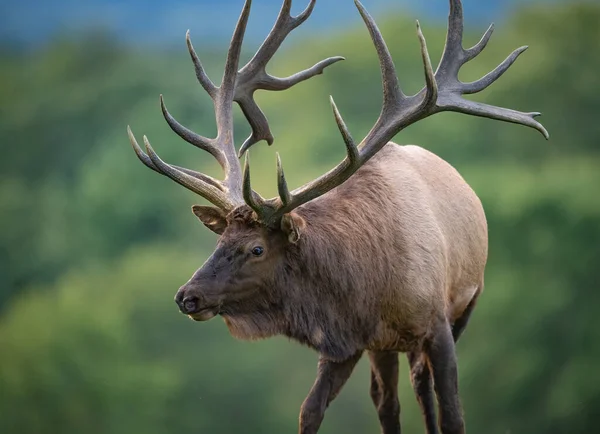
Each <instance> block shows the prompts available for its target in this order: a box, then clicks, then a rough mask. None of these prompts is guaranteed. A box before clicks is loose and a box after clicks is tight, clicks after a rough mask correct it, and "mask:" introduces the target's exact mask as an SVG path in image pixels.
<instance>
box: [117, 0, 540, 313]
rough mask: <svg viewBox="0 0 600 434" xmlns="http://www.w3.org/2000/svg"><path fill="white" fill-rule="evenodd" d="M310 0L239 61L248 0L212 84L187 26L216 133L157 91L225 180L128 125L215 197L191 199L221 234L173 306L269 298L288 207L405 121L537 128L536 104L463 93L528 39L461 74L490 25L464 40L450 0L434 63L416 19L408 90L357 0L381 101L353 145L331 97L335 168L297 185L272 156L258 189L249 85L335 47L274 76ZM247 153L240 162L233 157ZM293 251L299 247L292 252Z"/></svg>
mask: <svg viewBox="0 0 600 434" xmlns="http://www.w3.org/2000/svg"><path fill="white" fill-rule="evenodd" d="M315 2H316V0H310V3H309V5H308V7H307V8H306V10H305V11H304V12H302V13H301V14H299V15H298V16H292V15H290V10H291V3H292V2H291V0H284V2H283V7H282V9H281V12H280V14H279V16H278V18H277V21H276V23H275V25H274V27H273V29H272V30H271V32H270V33H269V35H268V36H267V38H266V40H265V42H264V43H263V44H262V46H261V47H260V48H259V50H258V51H257V53H256V54H255V55H254V57H253V58H252V59H251V60H250V61H249V62H248V63H247V64H246V65H245V66H244V67H242V68H241V69H239V70H238V66H239V58H240V51H241V46H242V40H243V36H244V32H245V29H246V24H247V21H248V16H249V13H250V5H251V1H250V0H246V2H245V5H244V8H243V11H242V14H241V16H240V18H239V21H238V23H237V26H236V29H235V32H234V35H233V38H232V41H231V45H230V48H229V52H228V56H227V61H226V65H225V73H224V75H223V80H222V83H221V85H220V86H219V87H217V86H215V85H214V84H213V82H212V81H211V80H210V78H209V77H208V76H207V75H206V73H205V71H204V68H203V66H202V64H201V63H200V60H199V58H198V56H197V55H196V52H195V51H194V48H193V46H192V43H191V41H190V37H189V33H188V34H187V38H186V39H187V45H188V49H189V52H190V55H191V58H192V61H193V63H194V66H195V70H196V76H197V78H198V81H199V82H200V84H201V85H202V87H203V88H204V89H205V90H206V92H207V93H208V94H209V96H210V97H211V98H212V100H213V102H214V107H215V113H216V120H217V130H218V133H217V137H216V138H206V137H203V136H200V135H198V134H196V133H194V132H192V131H190V130H189V129H187V128H186V127H184V126H183V125H181V124H180V123H178V122H177V121H176V120H175V119H174V118H173V117H172V116H171V114H170V113H169V112H168V111H167V108H166V106H165V103H164V100H163V98H162V96H161V99H160V102H161V108H162V112H163V115H164V117H165V119H166V121H167V123H168V124H169V126H170V127H171V129H172V130H173V131H174V132H175V133H177V134H178V135H179V136H180V137H182V138H183V139H184V140H186V141H187V142H189V143H191V144H192V145H194V146H197V147H198V148H200V149H203V150H205V151H207V152H209V153H210V154H211V155H212V156H213V157H215V159H216V160H217V161H218V163H219V164H220V165H221V167H222V168H223V170H224V171H225V173H226V176H225V179H224V180H223V181H220V180H217V179H214V178H212V177H210V176H208V175H205V174H202V173H198V172H195V171H193V170H189V169H185V168H181V167H178V166H174V165H170V164H167V163H165V162H164V161H162V160H161V159H160V158H159V157H158V155H157V154H156V153H155V152H154V150H153V149H152V147H151V145H150V143H149V141H148V139H147V138H146V137H145V136H144V144H145V148H146V152H144V151H143V150H142V149H141V148H140V146H139V145H138V143H137V141H136V139H135V137H134V136H133V134H132V132H131V130H130V129H128V133H129V139H130V141H131V144H132V146H133V148H134V150H135V152H136V154H137V156H138V157H139V159H140V160H141V161H142V162H143V163H144V164H145V165H146V166H148V167H149V168H150V169H152V170H154V171H156V172H158V173H160V174H162V175H165V176H167V177H169V178H171V179H172V180H174V181H176V182H177V183H179V184H181V185H183V186H184V187H186V188H188V189H190V190H192V191H194V192H196V193H197V194H199V195H200V196H202V197H203V198H205V199H206V200H208V201H209V202H211V203H212V204H213V205H214V207H207V206H194V207H193V212H194V214H196V215H197V216H198V218H199V219H200V220H201V221H202V223H204V225H205V226H206V227H208V228H209V229H210V230H212V231H213V232H215V233H217V234H219V235H220V239H219V241H218V245H217V248H216V250H215V251H214V253H213V254H212V256H211V257H210V258H209V259H208V260H207V261H206V263H205V264H204V265H203V266H202V268H200V269H199V270H198V271H197V272H196V273H195V274H194V275H193V277H192V278H191V279H190V280H189V281H188V282H187V283H186V284H185V285H184V286H182V287H181V288H180V290H179V291H178V293H177V296H176V302H177V304H178V305H179V308H180V309H181V311H182V312H183V313H185V314H187V315H190V316H191V317H192V318H194V319H196V320H207V319H210V318H212V317H214V316H215V315H217V314H219V313H223V314H228V313H229V314H231V315H233V314H236V313H244V312H249V311H251V310H252V309H253V308H256V307H257V306H258V305H261V304H262V306H265V304H268V305H272V306H273V305H276V304H277V303H279V302H280V301H281V294H282V291H283V288H279V287H278V285H281V283H279V284H276V281H279V282H281V281H282V280H281V279H279V280H278V279H277V273H285V272H286V271H285V269H286V268H285V267H282V266H281V265H282V264H283V263H284V261H286V260H289V257H290V255H288V254H287V253H288V252H290V251H291V250H293V249H300V248H302V239H303V232H304V231H305V228H306V227H307V226H310V221H308V222H307V221H305V220H304V219H303V218H302V217H301V216H300V214H299V213H295V212H294V210H295V209H296V208H298V207H300V206H301V205H303V204H305V203H307V202H309V201H311V200H313V199H315V198H317V197H319V196H322V195H324V194H325V193H327V192H328V191H330V190H332V189H334V188H335V187H337V186H339V185H340V184H342V183H343V182H344V181H346V180H347V179H348V178H349V177H350V176H351V175H352V174H354V173H355V172H356V171H357V170H358V169H359V168H360V167H361V165H363V164H364V163H365V162H367V161H368V160H369V159H370V158H371V157H373V156H374V155H375V154H376V153H377V152H378V151H379V150H380V149H381V148H382V147H383V146H385V145H386V144H387V143H388V142H389V141H390V140H391V139H392V138H393V136H394V135H396V134H397V133H398V132H399V131H401V130H403V129H404V128H405V127H407V126H409V125H411V124H412V123H415V122H417V121H419V120H421V119H423V118H425V117H428V116H431V115H432V114H435V113H438V112H442V111H454V112H460V113H466V114H470V115H475V116H481V117H487V118H491V119H497V120H502V121H506V122H513V123H518V124H522V125H526V126H529V127H532V128H535V129H537V130H538V131H540V132H541V133H542V134H543V135H544V136H545V137H546V138H548V133H547V131H546V130H545V128H544V127H543V126H542V125H541V124H540V123H539V122H537V121H536V120H535V117H536V116H538V115H539V113H522V112H518V111H514V110H510V109H506V108H500V107H495V106H491V105H487V104H482V103H477V102H473V101H470V100H466V99H464V98H462V96H463V95H465V94H472V93H477V92H480V91H482V90H484V89H486V88H487V87H488V86H490V85H491V84H492V83H493V82H494V81H496V80H497V79H498V78H499V77H500V76H501V75H502V74H504V72H506V71H507V70H508V68H509V67H510V66H511V65H512V64H513V62H514V61H515V60H516V59H517V57H518V56H519V55H520V54H521V53H522V52H523V51H525V49H526V48H527V47H521V48H519V49H517V50H515V51H514V52H513V53H512V54H511V55H510V56H509V57H508V58H507V59H506V60H504V61H503V62H502V63H501V64H500V65H499V66H498V67H497V68H496V69H495V70H494V71H492V72H490V73H489V74H487V75H486V76H485V77H483V78H481V79H480V80H477V81H474V82H471V83H463V82H461V81H460V80H459V79H458V73H459V69H460V68H461V67H462V66H463V65H464V64H465V63H467V62H469V61H471V60H473V59H474V58H475V57H476V56H477V55H479V54H480V53H481V51H482V50H483V49H484V48H485V46H486V45H487V43H488V41H489V39H490V37H491V34H492V31H493V27H492V26H490V28H489V29H488V30H487V32H486V33H485V35H484V36H483V38H482V39H481V41H480V42H479V43H477V44H476V45H475V46H474V47H472V48H470V49H464V48H463V46H462V34H463V13H462V5H461V2H460V0H450V16H449V27H448V33H447V38H446V45H445V49H444V53H443V55H442V59H441V61H440V64H439V66H438V68H437V71H435V72H434V70H433V68H432V64H431V60H430V57H429V54H428V50H427V45H426V42H425V38H424V36H423V33H422V31H421V28H420V26H419V23H418V22H417V35H418V38H419V42H420V46H421V54H422V59H423V65H424V71H425V81H426V85H425V87H424V88H423V89H422V90H421V91H419V92H418V93H417V94H415V95H413V96H407V95H405V94H404V93H403V92H402V90H401V88H400V84H399V82H398V77H397V74H396V70H395V66H394V63H393V60H392V58H391V56H390V53H389V51H388V48H387V46H386V44H385V41H384V40H383V37H382V35H381V33H380V31H379V29H378V28H377V25H376V24H375V22H374V21H373V19H372V18H371V16H370V15H369V14H368V13H367V11H366V10H365V9H364V7H363V6H362V5H361V3H360V2H359V1H358V0H356V1H355V3H356V6H357V8H358V10H359V12H360V14H361V16H362V18H363V20H364V22H365V24H366V26H367V28H368V31H369V33H370V36H371V39H372V40H373V43H374V45H375V48H376V50H377V54H378V56H379V63H380V67H381V73H382V82H383V108H382V111H381V114H380V117H379V119H378V120H377V122H376V123H375V125H374V126H373V128H372V129H371V131H370V132H369V133H368V134H367V136H366V137H365V138H364V139H363V140H362V141H361V142H360V143H359V144H358V145H357V144H356V143H355V142H354V140H353V138H352V136H351V135H350V132H349V131H348V128H347V127H346V125H345V123H344V121H343V119H342V117H341V115H340V113H339V111H338V109H337V107H336V106H335V103H334V102H333V99H331V104H332V108H333V113H334V117H335V120H336V123H337V125H338V128H339V130H340V132H341V134H342V137H343V139H344V142H345V144H346V149H347V156H346V158H345V159H344V160H343V161H342V162H341V163H339V164H338V165H337V166H336V167H335V168H333V169H332V170H330V171H329V172H327V173H325V174H324V175H322V176H321V177H319V178H318V179H316V180H314V181H312V182H310V183H308V184H306V185H305V186H302V187H300V188H298V189H296V190H293V191H290V190H289V189H288V186H287V183H286V180H285V175H284V172H283V168H282V165H281V160H280V158H279V156H277V178H278V192H279V195H278V197H275V198H272V199H268V200H266V199H264V198H262V197H261V196H260V195H259V194H258V193H256V192H255V191H254V190H253V189H252V187H251V184H250V165H249V156H248V152H247V151H248V150H249V149H250V147H251V146H253V145H254V144H256V143H257V142H259V141H261V140H265V141H267V143H268V144H269V145H270V144H272V142H273V135H272V134H271V131H270V128H269V125H268V123H267V119H266V117H265V115H264V113H263V112H262V111H261V109H260V108H259V107H258V105H257V104H256V102H255V101H254V97H253V94H254V92H255V91H256V90H273V91H279V90H285V89H288V88H290V87H292V86H294V85H296V84H297V83H299V82H301V81H304V80H306V79H309V78H311V77H313V76H315V75H318V74H321V73H322V72H323V70H324V69H325V68H326V67H327V66H329V65H332V64H333V63H335V62H338V61H340V60H343V58H342V57H332V58H328V59H325V60H323V61H321V62H319V63H317V64H316V65H314V66H313V67H311V68H309V69H306V70H304V71H301V72H299V73H297V74H294V75H292V76H290V77H287V78H278V77H273V76H271V75H270V74H268V73H267V72H266V65H267V63H268V62H269V60H270V59H271V58H272V57H273V55H274V54H275V52H276V51H277V49H278V48H279V47H280V45H281V44H282V42H283V41H284V39H285V38H286V37H287V35H288V34H289V33H290V32H291V31H292V30H294V29H295V28H296V27H298V26H299V25H300V24H302V23H303V22H304V21H305V20H306V19H307V18H308V17H309V16H310V14H311V12H312V10H313V8H314V6H315ZM234 101H235V102H236V103H238V105H239V106H240V107H241V109H242V111H243V113H244V115H245V117H246V119H247V120H248V122H249V124H250V126H251V127H252V134H251V135H250V137H248V138H247V139H246V141H245V142H244V143H243V144H242V146H241V147H240V150H239V152H238V153H236V151H235V145H234V135H233V116H232V108H233V102H234ZM244 154H245V155H246V160H245V167H244V170H243V171H242V168H241V165H240V164H239V161H238V157H241V156H242V155H244ZM295 257H297V256H295Z"/></svg>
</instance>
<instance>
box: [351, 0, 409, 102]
mask: <svg viewBox="0 0 600 434" xmlns="http://www.w3.org/2000/svg"><path fill="white" fill-rule="evenodd" d="M354 4H355V5H356V7H357V8H358V12H359V13H360V15H361V17H362V19H363V21H364V22H365V24H366V26H367V29H368V30H369V34H370V35H371V40H372V41H373V44H374V45H375V50H377V56H378V57H379V66H380V67H381V81H382V84H383V110H384V111H385V110H386V108H388V107H390V108H391V107H392V106H394V105H395V104H397V103H398V102H399V101H401V100H404V99H405V98H406V95H404V93H403V92H402V89H400V82H399V81H398V75H397V73H396V67H395V65H394V60H393V59H392V55H391V54H390V51H389V50H388V47H387V45H386V43H385V40H384V39H383V36H382V35H381V32H380V31H379V28H378V27H377V24H376V23H375V20H374V19H373V17H371V15H369V13H368V12H367V10H366V9H365V7H364V6H363V5H362V3H361V2H360V1H358V0H354Z"/></svg>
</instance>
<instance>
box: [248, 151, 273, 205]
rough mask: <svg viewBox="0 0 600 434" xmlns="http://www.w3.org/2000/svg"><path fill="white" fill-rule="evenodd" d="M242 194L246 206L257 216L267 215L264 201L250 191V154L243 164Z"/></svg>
mask: <svg viewBox="0 0 600 434" xmlns="http://www.w3.org/2000/svg"><path fill="white" fill-rule="evenodd" d="M242 192H243V195H244V201H245V202H246V204H247V205H248V206H249V207H250V208H252V209H253V210H254V212H256V214H257V215H258V216H263V215H265V214H266V213H267V210H268V208H269V207H268V206H266V205H267V204H266V201H265V200H264V199H263V198H262V197H261V196H260V195H259V194H258V193H257V192H255V191H254V190H253V189H252V184H251V182H250V153H246V159H245V162H244V180H243V184H242Z"/></svg>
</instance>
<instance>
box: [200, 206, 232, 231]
mask: <svg viewBox="0 0 600 434" xmlns="http://www.w3.org/2000/svg"><path fill="white" fill-rule="evenodd" d="M192 212H193V213H194V214H196V217H198V218H199V219H200V221H201V222H202V223H204V226H206V227H207V228H208V229H210V230H211V231H213V232H214V233H215V234H219V235H221V234H223V232H225V229H227V215H226V214H225V212H224V211H222V210H220V209H219V208H215V207H213V206H200V205H194V206H193V207H192Z"/></svg>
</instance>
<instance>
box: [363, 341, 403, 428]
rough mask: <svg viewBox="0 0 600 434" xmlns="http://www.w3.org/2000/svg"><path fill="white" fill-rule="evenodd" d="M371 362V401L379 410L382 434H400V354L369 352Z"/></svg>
mask: <svg viewBox="0 0 600 434" xmlns="http://www.w3.org/2000/svg"><path fill="white" fill-rule="evenodd" d="M369 359H370V361H371V399H372V400H373V403H374V404H375V408H376V409H377V414H378V415H379V422H380V424H381V432H382V433H383V434H400V401H399V400H398V353H397V352H395V351H369Z"/></svg>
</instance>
